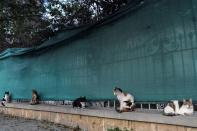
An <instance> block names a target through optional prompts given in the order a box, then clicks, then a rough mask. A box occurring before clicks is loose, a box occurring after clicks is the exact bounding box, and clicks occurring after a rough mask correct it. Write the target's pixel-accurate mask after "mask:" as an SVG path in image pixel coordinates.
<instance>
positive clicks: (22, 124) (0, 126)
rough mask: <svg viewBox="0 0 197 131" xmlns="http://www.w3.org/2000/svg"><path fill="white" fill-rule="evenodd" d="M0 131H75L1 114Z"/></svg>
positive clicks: (48, 123)
mask: <svg viewBox="0 0 197 131" xmlns="http://www.w3.org/2000/svg"><path fill="white" fill-rule="evenodd" d="M0 131H73V129H70V128H67V127H65V126H63V125H58V124H54V123H50V122H44V121H37V120H28V119H23V118H18V117H10V116H6V115H2V114H0Z"/></svg>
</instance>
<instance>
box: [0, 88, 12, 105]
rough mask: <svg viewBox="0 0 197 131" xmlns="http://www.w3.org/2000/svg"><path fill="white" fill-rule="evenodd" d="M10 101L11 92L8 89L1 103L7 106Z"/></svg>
mask: <svg viewBox="0 0 197 131" xmlns="http://www.w3.org/2000/svg"><path fill="white" fill-rule="evenodd" d="M9 102H10V93H9V92H8V91H6V92H5V93H4V97H3V99H2V102H1V104H2V105H3V106H5V103H9Z"/></svg>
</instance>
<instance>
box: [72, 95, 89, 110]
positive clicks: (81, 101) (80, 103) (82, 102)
mask: <svg viewBox="0 0 197 131" xmlns="http://www.w3.org/2000/svg"><path fill="white" fill-rule="evenodd" d="M86 102H87V100H86V97H85V96H83V97H79V98H77V99H75V100H74V101H73V103H72V106H73V108H75V107H78V108H85V107H86Z"/></svg>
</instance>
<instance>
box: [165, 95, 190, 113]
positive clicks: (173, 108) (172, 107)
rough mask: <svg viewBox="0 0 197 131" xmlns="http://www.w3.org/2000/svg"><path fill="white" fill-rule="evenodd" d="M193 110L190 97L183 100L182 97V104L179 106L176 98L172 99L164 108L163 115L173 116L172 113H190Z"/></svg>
mask: <svg viewBox="0 0 197 131" xmlns="http://www.w3.org/2000/svg"><path fill="white" fill-rule="evenodd" d="M193 112H194V106H193V104H192V99H189V100H187V101H186V100H185V99H183V104H182V106H181V107H179V102H178V100H172V101H171V102H169V103H168V104H167V106H166V107H165V108H164V115H167V116H173V115H192V114H193Z"/></svg>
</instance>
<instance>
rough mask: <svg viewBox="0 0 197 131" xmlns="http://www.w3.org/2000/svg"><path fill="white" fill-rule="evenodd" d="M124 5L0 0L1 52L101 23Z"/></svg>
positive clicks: (104, 0)
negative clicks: (64, 31) (65, 30)
mask: <svg viewBox="0 0 197 131" xmlns="http://www.w3.org/2000/svg"><path fill="white" fill-rule="evenodd" d="M127 3H128V1H127V0H1V1H0V51H3V50H5V49H6V48H12V47H32V46H37V45H39V44H41V43H42V42H43V41H45V40H46V39H48V38H49V37H51V36H53V35H54V34H55V33H56V32H58V31H60V30H62V29H65V28H67V27H78V26H82V25H88V24H92V23H95V22H97V21H100V20H102V19H103V18H105V17H107V16H108V15H111V14H113V13H114V12H116V11H118V10H119V9H120V8H122V7H123V6H126V5H127Z"/></svg>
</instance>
